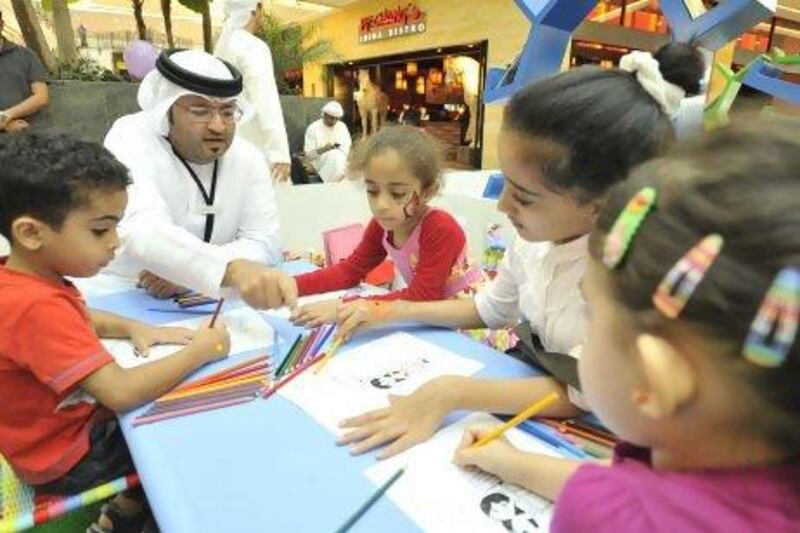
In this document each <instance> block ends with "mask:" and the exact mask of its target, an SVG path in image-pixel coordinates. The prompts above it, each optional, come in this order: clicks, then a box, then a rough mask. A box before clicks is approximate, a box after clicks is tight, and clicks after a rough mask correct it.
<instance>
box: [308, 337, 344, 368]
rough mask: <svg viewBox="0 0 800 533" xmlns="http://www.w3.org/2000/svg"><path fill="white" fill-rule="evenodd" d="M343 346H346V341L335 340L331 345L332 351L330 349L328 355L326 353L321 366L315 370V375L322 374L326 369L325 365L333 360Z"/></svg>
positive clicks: (321, 360) (320, 362)
mask: <svg viewBox="0 0 800 533" xmlns="http://www.w3.org/2000/svg"><path fill="white" fill-rule="evenodd" d="M342 344H344V341H343V340H342V339H335V340H334V341H333V342H332V343H331V347H330V349H328V353H326V354H325V356H324V357H323V358H322V359H320V361H319V365H317V368H315V369H314V374H319V373H320V372H322V369H323V368H325V365H327V364H328V361H330V360H331V358H333V356H334V355H335V354H336V351H337V350H338V349H339V348H340V347H341V346H342Z"/></svg>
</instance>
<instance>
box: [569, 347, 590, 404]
mask: <svg viewBox="0 0 800 533" xmlns="http://www.w3.org/2000/svg"><path fill="white" fill-rule="evenodd" d="M569 355H571V356H572V357H574V358H575V359H580V357H581V355H583V344H579V345H578V346H575V347H574V348H573V349H571V350H570V351H569ZM567 396H568V397H569V401H570V402H572V405H574V406H575V407H577V408H578V409H583V410H584V411H591V410H592V409H591V407H589V403H588V402H587V401H586V398H584V397H583V393H582V392H581V391H579V390H578V389H576V388H574V387H571V386H568V387H567Z"/></svg>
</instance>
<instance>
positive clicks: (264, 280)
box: [222, 259, 297, 310]
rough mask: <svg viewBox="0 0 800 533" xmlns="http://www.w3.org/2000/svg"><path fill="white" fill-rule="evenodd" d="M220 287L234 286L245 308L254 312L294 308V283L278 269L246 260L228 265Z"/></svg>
mask: <svg viewBox="0 0 800 533" xmlns="http://www.w3.org/2000/svg"><path fill="white" fill-rule="evenodd" d="M222 286H223V287H233V288H234V289H236V290H237V291H239V295H240V296H241V297H242V299H243V300H244V301H245V302H247V304H248V305H250V306H251V307H254V308H256V309H276V308H278V307H283V306H288V307H289V308H290V309H292V310H294V308H296V307H297V283H296V282H295V281H294V278H292V277H291V276H288V275H287V274H284V273H283V272H281V271H280V270H278V269H275V268H269V267H266V266H264V265H262V264H260V263H256V262H255V261H249V260H247V259H234V260H233V261H231V262H230V263H228V269H227V270H226V271H225V277H224V278H223V279H222Z"/></svg>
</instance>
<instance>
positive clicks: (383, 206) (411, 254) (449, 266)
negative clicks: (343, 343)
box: [292, 126, 481, 327]
mask: <svg viewBox="0 0 800 533" xmlns="http://www.w3.org/2000/svg"><path fill="white" fill-rule="evenodd" d="M350 170H351V171H352V172H360V173H363V175H364V182H365V184H366V188H367V199H368V201H369V207H370V210H371V211H372V214H373V218H372V220H371V221H370V223H369V225H368V226H367V229H366V231H365V232H364V236H363V238H362V239H361V243H360V244H359V245H358V247H357V248H356V249H355V250H354V251H353V253H352V254H351V255H350V257H348V258H347V259H345V260H344V261H342V262H340V263H339V264H337V265H333V266H329V267H328V268H324V269H321V270H318V271H316V272H311V273H309V274H302V275H300V276H296V277H295V278H294V279H295V281H296V283H297V288H298V293H299V295H300V296H303V295H306V294H315V293H321V292H328V291H335V290H340V289H347V288H350V287H354V286H356V285H358V284H359V283H360V282H361V281H363V280H364V278H365V277H366V275H367V274H368V273H369V272H370V271H372V270H373V269H374V268H375V267H376V266H378V265H379V264H380V263H381V262H383V260H384V259H385V258H386V256H387V255H388V256H389V257H391V259H392V260H393V262H394V264H395V267H396V269H397V271H398V272H399V273H400V275H401V276H402V278H403V281H404V282H405V284H406V285H407V287H406V288H403V289H400V290H395V291H393V292H390V293H388V294H384V295H380V296H372V297H370V298H369V300H372V301H384V300H398V299H404V300H411V301H424V300H441V299H444V298H451V297H453V296H456V295H458V294H459V293H460V292H462V291H465V290H468V289H469V288H470V287H471V286H473V285H475V284H476V283H478V282H479V281H480V280H481V276H480V272H479V271H478V270H475V269H471V268H469V265H468V263H467V241H466V236H465V235H464V231H463V230H462V229H461V226H460V225H459V224H458V222H457V221H456V220H455V219H454V218H453V217H452V216H451V215H450V214H448V213H447V212H446V211H443V210H442V209H438V208H433V207H429V206H428V202H430V200H431V199H432V198H433V197H434V196H435V195H436V193H437V192H438V191H439V188H440V187H441V171H440V168H439V154H438V151H437V149H436V146H435V144H434V142H433V140H432V139H431V138H430V137H429V136H428V135H427V134H426V133H424V132H423V131H421V130H419V129H417V128H412V127H408V126H395V127H388V128H384V129H381V130H380V131H379V132H378V133H377V134H375V135H373V136H372V137H370V138H369V139H367V140H366V141H365V142H364V143H363V144H362V145H361V146H359V147H358V148H357V149H356V150H355V152H354V153H353V157H352V159H351V161H350ZM340 304H341V301H340V300H338V299H334V300H327V301H323V302H317V303H314V304H309V305H306V306H303V307H301V308H300V309H298V310H296V311H295V312H294V313H293V315H292V318H293V320H294V321H295V323H298V324H302V325H307V326H312V327H313V326H318V325H321V324H324V323H327V322H334V321H335V320H336V312H337V309H338V307H339V305H340Z"/></svg>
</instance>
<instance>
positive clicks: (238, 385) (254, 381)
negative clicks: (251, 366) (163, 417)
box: [153, 374, 269, 406]
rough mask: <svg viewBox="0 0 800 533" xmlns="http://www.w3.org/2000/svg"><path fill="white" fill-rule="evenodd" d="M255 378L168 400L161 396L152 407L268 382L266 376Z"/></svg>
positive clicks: (188, 392)
mask: <svg viewBox="0 0 800 533" xmlns="http://www.w3.org/2000/svg"><path fill="white" fill-rule="evenodd" d="M256 378H257V379H249V378H248V379H245V380H242V381H240V382H238V383H234V382H229V383H225V384H224V386H222V387H217V388H213V389H212V388H206V389H203V390H189V391H183V392H181V394H180V395H176V396H172V397H169V398H167V397H164V396H162V397H161V398H158V399H157V400H156V401H155V402H153V403H154V405H157V406H165V405H170V404H173V403H175V402H181V401H186V400H191V399H195V398H202V397H205V396H210V395H214V394H225V393H228V392H233V391H237V390H241V389H243V388H247V387H252V386H257V385H258V384H259V383H262V384H263V383H266V382H268V381H269V379H268V378H267V376H265V375H263V374H262V375H261V376H257V377H256Z"/></svg>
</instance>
